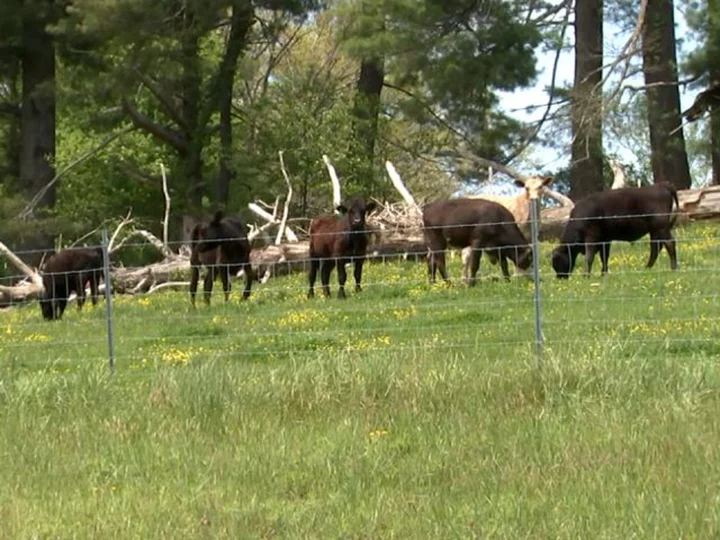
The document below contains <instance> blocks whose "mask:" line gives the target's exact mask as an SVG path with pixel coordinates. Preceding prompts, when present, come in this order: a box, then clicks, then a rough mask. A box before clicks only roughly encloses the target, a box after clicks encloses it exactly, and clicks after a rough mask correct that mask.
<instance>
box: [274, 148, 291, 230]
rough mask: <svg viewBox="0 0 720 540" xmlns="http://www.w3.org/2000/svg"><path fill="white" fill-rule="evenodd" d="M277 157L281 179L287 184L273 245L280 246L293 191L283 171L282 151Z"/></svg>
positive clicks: (286, 174) (288, 178) (285, 172)
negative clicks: (281, 213)
mask: <svg viewBox="0 0 720 540" xmlns="http://www.w3.org/2000/svg"><path fill="white" fill-rule="evenodd" d="M278 156H279V157H280V170H281V171H282V174H283V178H285V183H286V184H287V188H288V192H287V195H286V196H285V205H284V207H283V215H282V219H281V220H280V227H279V228H278V232H277V236H276V237H275V244H280V243H281V242H282V237H283V234H284V233H285V228H286V227H287V220H288V214H289V213H290V201H291V200H292V195H293V189H292V184H291V183H290V177H289V176H288V173H287V171H286V170H285V161H284V160H283V151H282V150H280V151H279V152H278Z"/></svg>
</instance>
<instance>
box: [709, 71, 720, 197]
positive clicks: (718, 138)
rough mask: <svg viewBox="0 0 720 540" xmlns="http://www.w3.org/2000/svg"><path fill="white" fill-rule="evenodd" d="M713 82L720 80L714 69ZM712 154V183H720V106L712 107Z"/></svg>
mask: <svg viewBox="0 0 720 540" xmlns="http://www.w3.org/2000/svg"><path fill="white" fill-rule="evenodd" d="M712 80H713V82H720V73H718V72H717V71H716V70H713V79H712ZM710 154H711V157H712V184H713V185H715V186H717V185H720V107H716V106H714V105H713V106H711V107H710Z"/></svg>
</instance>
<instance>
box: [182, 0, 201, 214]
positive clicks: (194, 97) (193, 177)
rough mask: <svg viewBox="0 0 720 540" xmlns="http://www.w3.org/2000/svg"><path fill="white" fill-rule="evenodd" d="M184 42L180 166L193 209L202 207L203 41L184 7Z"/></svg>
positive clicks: (193, 20) (193, 18)
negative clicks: (201, 116)
mask: <svg viewBox="0 0 720 540" xmlns="http://www.w3.org/2000/svg"><path fill="white" fill-rule="evenodd" d="M183 17H184V18H183V29H184V31H185V36H184V41H183V43H182V46H181V49H182V52H181V54H182V66H183V76H182V82H181V85H182V118H183V121H184V122H185V138H186V140H187V142H188V145H187V146H188V148H187V150H186V151H185V152H182V153H181V154H180V159H181V167H182V173H183V177H184V180H185V182H186V186H187V195H188V202H189V204H190V206H191V207H192V208H200V207H201V206H202V196H203V187H204V186H203V163H202V150H203V146H204V142H205V137H204V134H203V132H204V128H205V126H202V125H200V106H201V104H200V100H201V85H202V77H201V75H200V39H199V36H198V35H197V30H196V28H195V17H194V14H193V13H192V12H191V10H190V9H189V8H187V7H186V6H185V7H184V13H183Z"/></svg>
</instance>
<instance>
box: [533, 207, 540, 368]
mask: <svg viewBox="0 0 720 540" xmlns="http://www.w3.org/2000/svg"><path fill="white" fill-rule="evenodd" d="M539 207H540V199H531V200H530V231H531V235H532V256H533V281H534V282H535V352H536V354H537V366H538V370H542V365H543V333H542V306H541V304H540V240H539V234H538V233H539V226H538V224H539V223H538V222H539V216H540V208H539Z"/></svg>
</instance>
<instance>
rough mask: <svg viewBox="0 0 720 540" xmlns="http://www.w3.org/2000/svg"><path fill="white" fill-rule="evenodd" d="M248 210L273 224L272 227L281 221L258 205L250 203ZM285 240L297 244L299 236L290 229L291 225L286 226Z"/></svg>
mask: <svg viewBox="0 0 720 540" xmlns="http://www.w3.org/2000/svg"><path fill="white" fill-rule="evenodd" d="M248 208H249V209H250V211H251V212H252V213H254V214H255V215H257V216H260V217H261V218H262V219H263V220H265V221H266V222H268V223H270V224H272V225H278V224H279V223H280V221H279V220H278V218H277V215H273V214H271V213H269V212H268V211H267V210H264V209H262V208H261V207H260V205H258V204H257V203H249V204H248ZM285 238H286V239H287V241H288V242H297V241H298V236H297V234H295V232H294V231H293V230H292V229H291V228H290V226H289V225H287V224H286V225H285Z"/></svg>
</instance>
